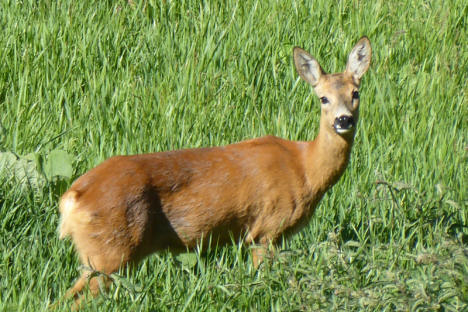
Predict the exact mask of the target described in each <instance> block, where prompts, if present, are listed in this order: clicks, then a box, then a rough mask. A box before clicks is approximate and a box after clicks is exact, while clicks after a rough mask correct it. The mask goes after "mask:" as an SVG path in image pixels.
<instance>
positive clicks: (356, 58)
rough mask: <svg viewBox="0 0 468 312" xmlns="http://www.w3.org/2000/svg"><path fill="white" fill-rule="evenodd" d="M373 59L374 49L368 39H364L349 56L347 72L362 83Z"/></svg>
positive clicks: (360, 40)
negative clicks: (362, 78)
mask: <svg viewBox="0 0 468 312" xmlns="http://www.w3.org/2000/svg"><path fill="white" fill-rule="evenodd" d="M371 57H372V48H371V45H370V41H369V39H368V38H367V37H365V36H364V37H362V38H361V39H359V41H358V42H357V43H356V45H355V46H354V48H353V49H352V50H351V53H349V56H348V64H346V71H347V72H348V73H350V74H351V75H353V77H354V78H355V79H356V80H357V81H360V80H361V77H362V76H363V75H364V74H365V72H366V71H367V69H368V68H369V65H370V62H371Z"/></svg>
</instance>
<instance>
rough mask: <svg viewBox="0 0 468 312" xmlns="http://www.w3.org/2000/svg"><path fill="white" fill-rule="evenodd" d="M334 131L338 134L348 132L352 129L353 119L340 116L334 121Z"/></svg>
mask: <svg viewBox="0 0 468 312" xmlns="http://www.w3.org/2000/svg"><path fill="white" fill-rule="evenodd" d="M333 127H334V128H335V131H336V132H338V133H344V132H348V131H349V130H351V129H352V128H353V127H354V118H353V116H340V117H337V118H336V119H335V123H334V124H333Z"/></svg>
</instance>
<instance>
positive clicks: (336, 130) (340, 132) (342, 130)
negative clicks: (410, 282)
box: [335, 127, 353, 134]
mask: <svg viewBox="0 0 468 312" xmlns="http://www.w3.org/2000/svg"><path fill="white" fill-rule="evenodd" d="M351 130H353V128H349V129H344V128H336V127H335V132H336V133H338V134H344V133H348V132H351Z"/></svg>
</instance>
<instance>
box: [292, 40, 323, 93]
mask: <svg viewBox="0 0 468 312" xmlns="http://www.w3.org/2000/svg"><path fill="white" fill-rule="evenodd" d="M293 55H294V64H295V65H296V70H297V72H298V74H299V76H301V78H302V79H304V80H305V81H306V82H308V83H309V84H310V85H311V86H312V87H315V86H316V85H317V83H318V81H319V80H320V77H321V76H322V75H323V74H324V72H323V70H322V67H320V64H319V63H318V62H317V60H316V59H315V58H313V57H312V56H311V55H310V54H309V53H307V52H306V51H304V50H303V49H301V48H299V47H295V48H294V49H293Z"/></svg>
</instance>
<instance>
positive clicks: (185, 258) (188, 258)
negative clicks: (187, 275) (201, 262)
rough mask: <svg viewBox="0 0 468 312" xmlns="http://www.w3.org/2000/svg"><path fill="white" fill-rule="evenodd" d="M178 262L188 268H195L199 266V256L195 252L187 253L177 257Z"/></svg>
mask: <svg viewBox="0 0 468 312" xmlns="http://www.w3.org/2000/svg"><path fill="white" fill-rule="evenodd" d="M176 259H177V261H179V262H180V263H182V265H184V266H185V267H187V268H190V269H191V268H193V267H194V266H195V265H196V264H197V255H196V254H195V253H193V252H185V253H181V254H178V255H177V256H176Z"/></svg>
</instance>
